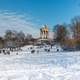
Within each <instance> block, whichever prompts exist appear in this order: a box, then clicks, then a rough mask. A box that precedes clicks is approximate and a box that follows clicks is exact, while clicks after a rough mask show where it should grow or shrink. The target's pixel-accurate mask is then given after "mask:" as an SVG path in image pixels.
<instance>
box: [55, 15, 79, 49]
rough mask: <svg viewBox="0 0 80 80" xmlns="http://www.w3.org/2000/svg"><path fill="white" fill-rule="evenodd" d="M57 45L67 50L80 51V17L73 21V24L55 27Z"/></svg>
mask: <svg viewBox="0 0 80 80" xmlns="http://www.w3.org/2000/svg"><path fill="white" fill-rule="evenodd" d="M54 32H55V39H54V41H55V43H56V44H59V45H60V46H61V47H62V48H63V49H65V50H67V49H68V50H80V17H79V16H77V17H75V18H73V19H72V20H71V24H69V25H65V24H62V25H60V24H57V25H55V26H54Z"/></svg>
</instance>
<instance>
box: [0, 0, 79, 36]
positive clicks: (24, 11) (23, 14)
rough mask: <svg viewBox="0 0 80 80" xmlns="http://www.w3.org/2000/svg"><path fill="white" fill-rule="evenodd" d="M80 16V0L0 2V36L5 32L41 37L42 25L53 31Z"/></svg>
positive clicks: (18, 0) (17, 0)
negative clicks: (19, 32)
mask: <svg viewBox="0 0 80 80" xmlns="http://www.w3.org/2000/svg"><path fill="white" fill-rule="evenodd" d="M79 15H80V0H0V36H1V35H4V32H5V30H7V29H10V30H17V31H23V32H24V33H26V34H27V33H31V34H33V36H38V35H39V29H40V27H41V26H42V25H44V24H48V26H49V28H50V29H52V27H53V26H54V25H56V24H57V23H60V24H62V23H64V22H66V23H70V20H71V19H72V18H73V17H74V16H79Z"/></svg>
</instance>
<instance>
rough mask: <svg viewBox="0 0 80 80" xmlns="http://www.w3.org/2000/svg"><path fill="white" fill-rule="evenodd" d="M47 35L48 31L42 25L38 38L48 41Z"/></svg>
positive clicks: (45, 26)
mask: <svg viewBox="0 0 80 80" xmlns="http://www.w3.org/2000/svg"><path fill="white" fill-rule="evenodd" d="M48 34H49V30H48V27H47V25H44V27H42V28H41V29H40V38H41V39H48Z"/></svg>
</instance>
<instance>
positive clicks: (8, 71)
mask: <svg viewBox="0 0 80 80" xmlns="http://www.w3.org/2000/svg"><path fill="white" fill-rule="evenodd" d="M28 48H29V46H28V47H24V48H22V49H23V51H18V52H12V53H11V55H3V54H0V80H80V52H56V51H55V50H54V51H53V50H51V52H44V51H43V49H44V48H42V49H36V52H35V53H34V54H31V53H30V50H29V49H28ZM37 50H39V53H37ZM16 53H18V55H16Z"/></svg>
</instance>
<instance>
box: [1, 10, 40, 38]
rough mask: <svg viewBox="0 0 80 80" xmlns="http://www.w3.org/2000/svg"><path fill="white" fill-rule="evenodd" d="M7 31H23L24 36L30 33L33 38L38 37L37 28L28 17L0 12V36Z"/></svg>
mask: <svg viewBox="0 0 80 80" xmlns="http://www.w3.org/2000/svg"><path fill="white" fill-rule="evenodd" d="M8 29H9V30H16V31H23V32H24V33H25V34H27V33H30V34H33V36H34V37H37V36H39V29H38V26H37V24H35V23H34V22H33V21H32V18H31V17H30V16H28V15H25V14H22V15H21V14H18V13H14V12H9V11H0V36H1V35H4V33H5V31H6V30H8Z"/></svg>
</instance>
